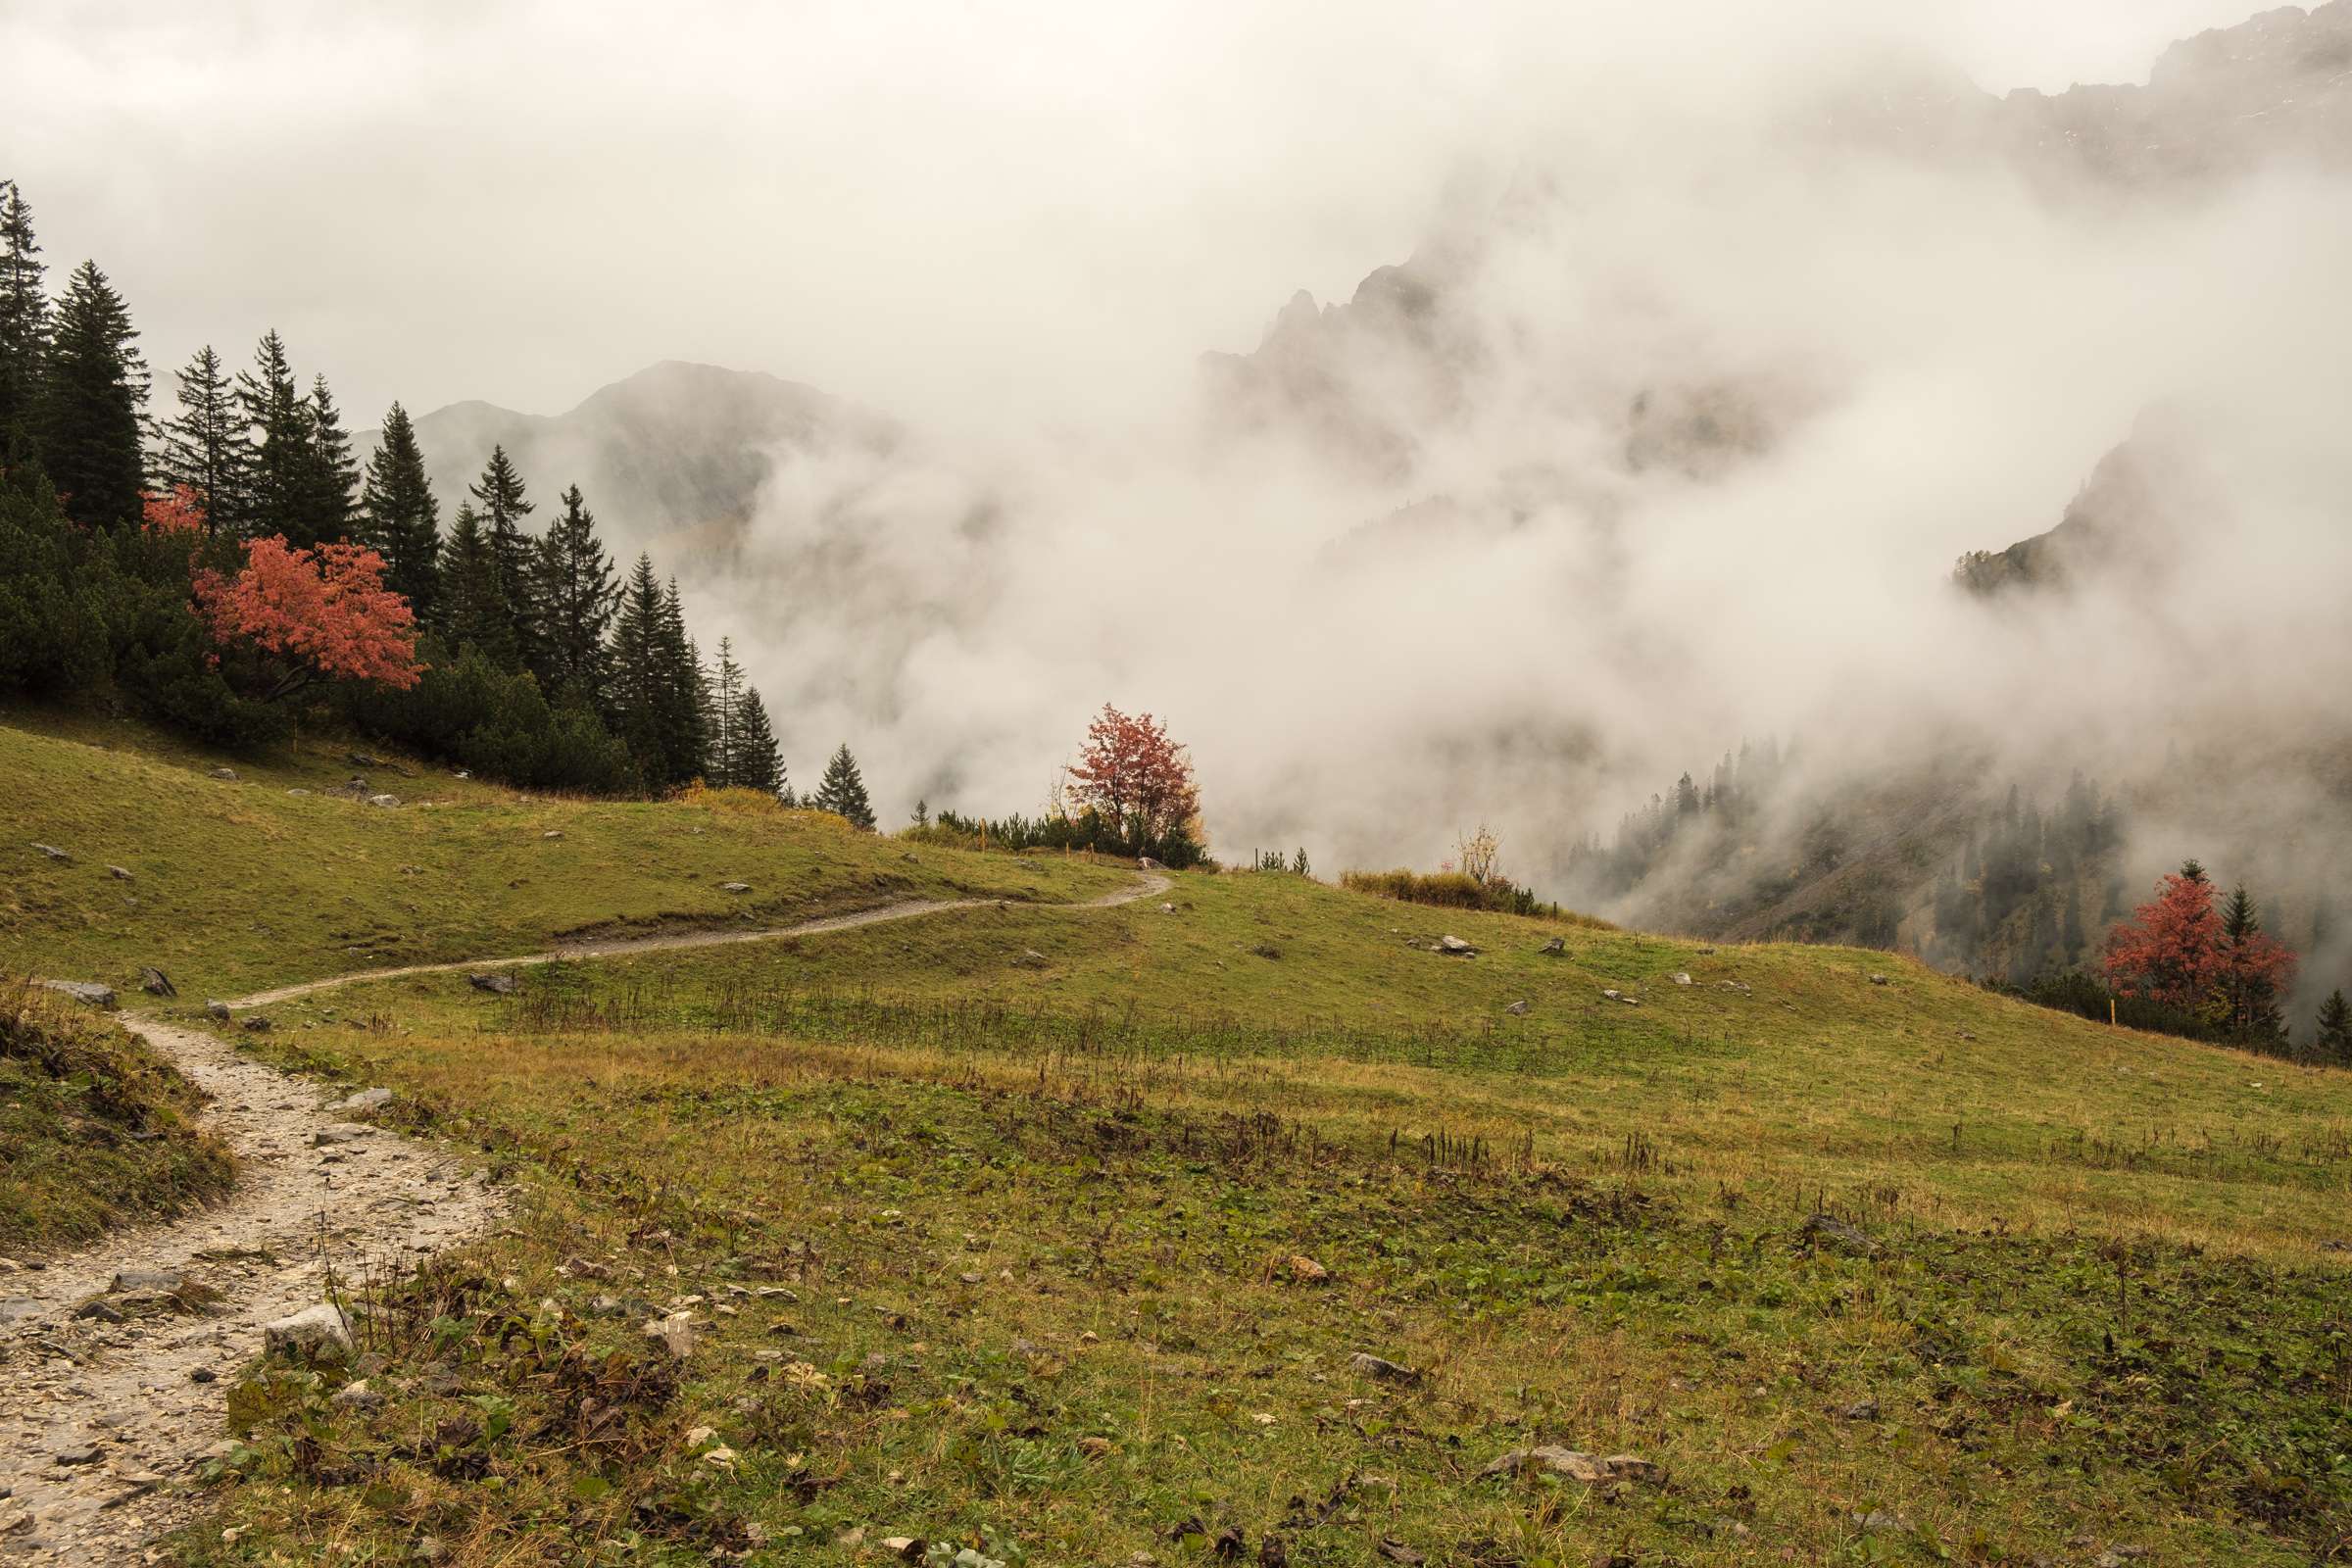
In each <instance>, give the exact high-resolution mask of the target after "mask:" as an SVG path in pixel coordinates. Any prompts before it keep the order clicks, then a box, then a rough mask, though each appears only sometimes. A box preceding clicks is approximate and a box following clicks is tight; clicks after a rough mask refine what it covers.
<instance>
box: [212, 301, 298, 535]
mask: <svg viewBox="0 0 2352 1568" xmlns="http://www.w3.org/2000/svg"><path fill="white" fill-rule="evenodd" d="M237 406H238V408H239V409H240V410H241V411H242V412H243V414H244V417H245V423H246V426H247V428H248V430H249V432H250V433H249V435H248V437H247V440H248V442H249V454H250V455H249V458H248V461H247V466H246V472H247V474H248V483H247V485H246V486H245V493H244V495H243V497H242V498H241V500H242V510H241V512H240V513H239V514H237V515H228V516H223V517H222V518H221V525H222V526H224V527H229V528H232V529H233V530H234V531H235V532H236V533H238V534H240V535H242V536H243V537H245V538H248V539H261V538H267V537H269V536H270V535H272V534H276V535H280V536H282V537H283V538H285V540H286V541H287V542H288V543H290V544H297V545H310V544H316V543H318V542H319V533H318V530H317V529H316V528H314V527H313V526H312V525H311V524H310V522H309V521H308V520H307V519H306V518H305V517H304V515H303V513H304V508H305V506H306V504H307V503H308V502H309V501H310V500H311V499H312V498H313V497H314V495H315V494H316V490H315V486H314V472H315V466H316V461H317V460H316V448H315V446H314V444H313V440H312V430H311V406H310V402H309V400H308V399H306V398H305V397H304V396H303V395H302V388H301V385H300V384H299V383H298V382H296V380H295V379H294V364H293V361H292V360H291V359H290V358H289V357H288V356H287V353H286V341H285V339H284V338H281V337H279V336H278V335H277V329H276V328H275V327H272V328H270V330H269V331H267V332H265V333H263V334H262V340H261V342H260V343H258V344H256V345H255V346H254V351H253V368H252V369H250V370H240V371H238V372H237Z"/></svg>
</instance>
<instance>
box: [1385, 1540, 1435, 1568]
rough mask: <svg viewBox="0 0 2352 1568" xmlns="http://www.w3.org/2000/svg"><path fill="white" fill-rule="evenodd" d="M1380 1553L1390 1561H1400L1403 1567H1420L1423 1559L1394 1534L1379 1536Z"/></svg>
mask: <svg viewBox="0 0 2352 1568" xmlns="http://www.w3.org/2000/svg"><path fill="white" fill-rule="evenodd" d="M1380 1554H1381V1555H1382V1556H1383V1557H1386V1558H1387V1559H1388V1560H1389V1561H1391V1562H1394V1563H1401V1564H1402V1565H1403V1568H1421V1564H1422V1562H1423V1561H1424V1560H1425V1559H1424V1558H1423V1557H1422V1555H1421V1554H1420V1553H1419V1552H1417V1551H1415V1550H1414V1549H1413V1548H1412V1547H1410V1546H1408V1545H1406V1544H1404V1543H1403V1542H1401V1541H1398V1540H1397V1538H1396V1537H1395V1536H1383V1537H1381V1538H1380Z"/></svg>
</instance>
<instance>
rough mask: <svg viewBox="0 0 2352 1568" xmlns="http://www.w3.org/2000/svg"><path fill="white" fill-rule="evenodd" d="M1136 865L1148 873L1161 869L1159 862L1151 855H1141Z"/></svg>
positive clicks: (1137, 858)
mask: <svg viewBox="0 0 2352 1568" xmlns="http://www.w3.org/2000/svg"><path fill="white" fill-rule="evenodd" d="M1135 863H1136V864H1137V865H1138V866H1141V867H1142V868H1143V869H1144V870H1147V871H1156V870H1159V869H1160V864H1159V862H1158V861H1157V860H1154V859H1153V858H1152V857H1150V856H1149V855H1141V856H1138V857H1136V861H1135Z"/></svg>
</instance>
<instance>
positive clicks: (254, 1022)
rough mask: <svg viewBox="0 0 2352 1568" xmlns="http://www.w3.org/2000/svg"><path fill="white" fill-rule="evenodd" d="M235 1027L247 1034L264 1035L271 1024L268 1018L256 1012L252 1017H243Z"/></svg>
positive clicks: (268, 1030)
mask: <svg viewBox="0 0 2352 1568" xmlns="http://www.w3.org/2000/svg"><path fill="white" fill-rule="evenodd" d="M237 1027H238V1028H240V1029H242V1030H244V1031H245V1032H246V1033H247V1034H249V1035H266V1034H268V1033H269V1032H270V1029H271V1028H272V1027H273V1026H272V1025H271V1024H270V1020H269V1019H267V1018H265V1017H263V1016H262V1015H261V1014H260V1013H258V1012H257V1013H255V1014H254V1015H253V1016H252V1017H250V1018H247V1019H244V1020H243V1021H242V1022H240V1023H239V1024H238V1025H237Z"/></svg>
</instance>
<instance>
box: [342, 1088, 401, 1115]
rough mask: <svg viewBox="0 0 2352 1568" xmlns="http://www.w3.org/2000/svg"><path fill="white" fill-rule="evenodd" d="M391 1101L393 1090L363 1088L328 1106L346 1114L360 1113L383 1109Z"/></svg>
mask: <svg viewBox="0 0 2352 1568" xmlns="http://www.w3.org/2000/svg"><path fill="white" fill-rule="evenodd" d="M390 1103H392V1091H391V1090H389V1089H363V1090H361V1091H359V1092H358V1093H357V1094H351V1095H345V1096H344V1097H343V1098H342V1099H341V1100H338V1101H336V1102H335V1103H333V1104H331V1105H329V1106H327V1107H326V1108H327V1109H329V1110H339V1111H342V1112H343V1113H344V1114H346V1115H358V1114H360V1113H361V1112H363V1111H369V1110H381V1109H383V1108H384V1107H385V1106H386V1105H389V1104H390Z"/></svg>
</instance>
